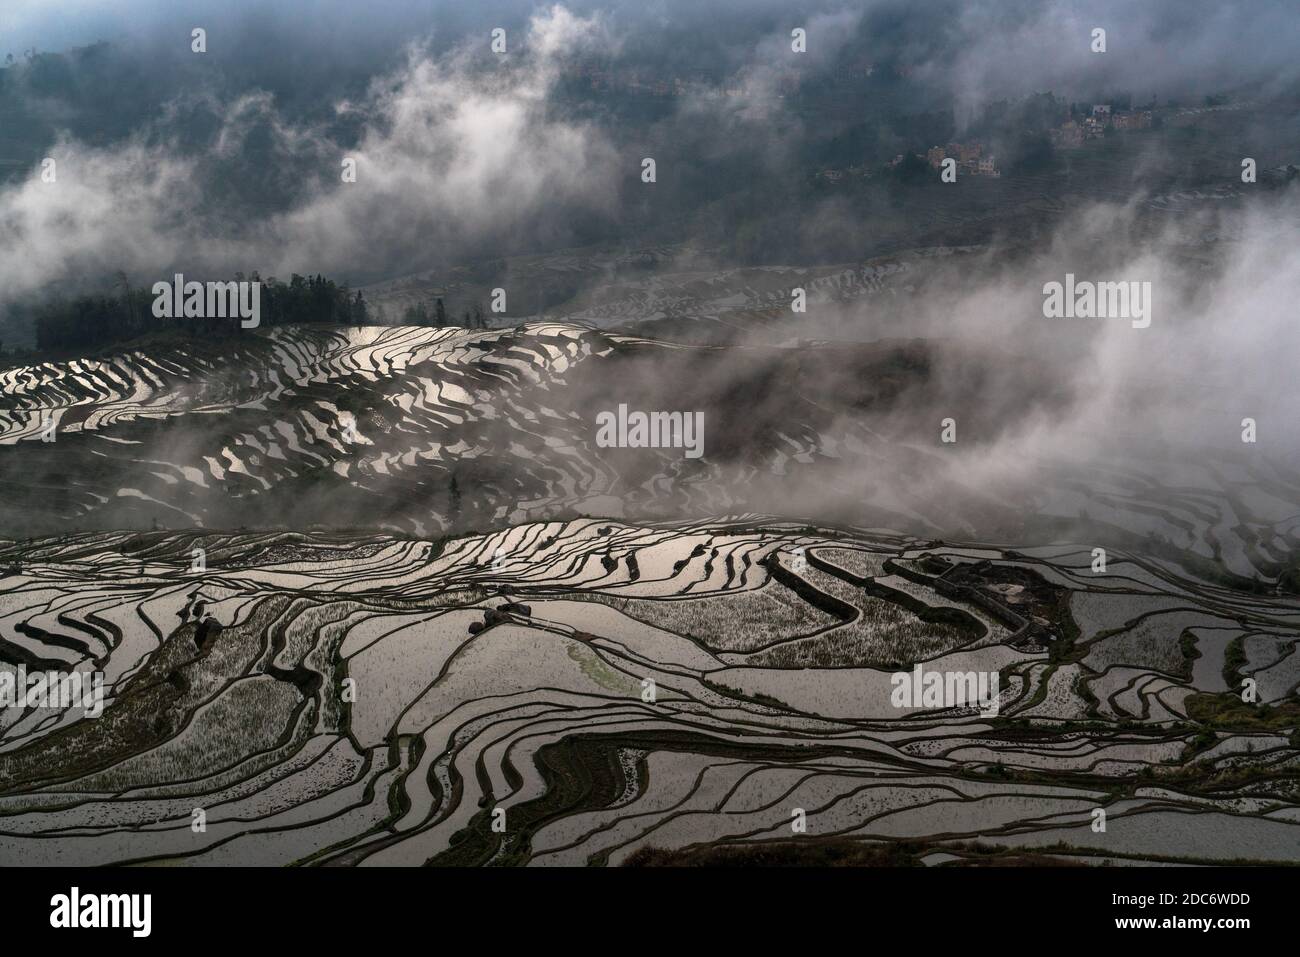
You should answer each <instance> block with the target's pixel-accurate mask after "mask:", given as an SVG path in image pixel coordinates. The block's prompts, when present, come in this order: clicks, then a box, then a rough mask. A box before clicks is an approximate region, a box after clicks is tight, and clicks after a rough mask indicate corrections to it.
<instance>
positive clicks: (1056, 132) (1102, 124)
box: [815, 103, 1153, 183]
mask: <svg viewBox="0 0 1300 957" xmlns="http://www.w3.org/2000/svg"><path fill="white" fill-rule="evenodd" d="M1152 123H1153V116H1152V111H1151V110H1115V109H1113V108H1112V106H1111V104H1109V103H1096V104H1094V105H1093V106H1092V109H1091V111H1090V112H1088V113H1086V114H1085V115H1082V116H1081V115H1080V114H1079V113H1077V112H1074V111H1072V112H1071V114H1070V116H1069V117H1068V118H1067V119H1066V120H1065V122H1063V123H1062V124H1061V125H1060V126H1058V127H1054V128H1052V129H1049V130H1047V137H1048V139H1049V140H1050V142H1051V144H1052V147H1053V149H1056V150H1072V149H1081V148H1082V147H1083V145H1084V143H1085V142H1087V141H1088V140H1095V139H1101V138H1102V137H1104V136H1105V135H1106V131H1107V130H1116V131H1128V130H1147V129H1151V126H1152ZM913 156H914V157H915V158H916V159H918V160H920V161H922V162H924V163H925V164H926V165H928V166H929V167H930V168H931V169H932V170H936V171H938V170H939V169H941V168H942V167H943V164H944V161H945V160H948V159H954V160H956V161H957V175H958V176H983V177H987V178H989V179H998V178H1000V177H1001V176H1002V169H1001V167H999V166H998V161H997V157H996V156H994V155H993V154H992V153H986V152H985V145H984V143H983V142H981V141H980V140H969V141H968V142H965V143H956V142H954V143H948V144H947V145H946V146H931V147H930V148H929V149H928V150H926V151H925V152H924V153H914V154H913ZM905 159H906V154H905V153H899V154H898V155H897V156H895V157H894V158H893V159H892V160H890V161H889V162H888V163H887V164H886V169H888V170H893V169H897V168H898V166H899V165H900V164H901V163H903V161H904V160H905ZM872 174H873V170H872V169H871V167H870V166H867V165H862V166H850V167H847V168H844V169H825V170H821V171H820V172H818V173H817V174H816V176H815V178H816V179H819V180H821V181H823V182H827V183H837V182H840V181H841V180H845V179H848V178H850V177H855V176H856V177H864V178H869V177H870V176H871V175H872Z"/></svg>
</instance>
